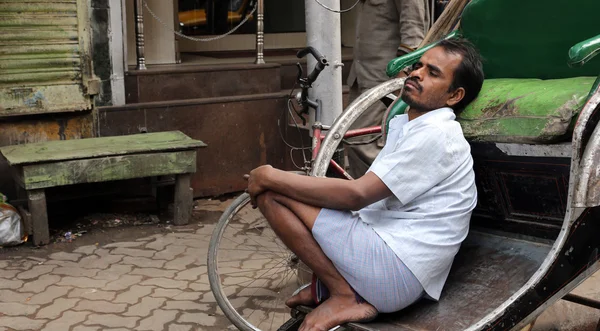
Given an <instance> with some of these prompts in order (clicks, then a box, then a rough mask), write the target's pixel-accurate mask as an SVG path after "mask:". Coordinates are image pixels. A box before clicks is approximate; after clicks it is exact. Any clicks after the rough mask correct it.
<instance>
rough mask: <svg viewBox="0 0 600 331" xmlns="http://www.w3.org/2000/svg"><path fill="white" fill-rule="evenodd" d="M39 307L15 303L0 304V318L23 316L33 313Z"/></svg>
mask: <svg viewBox="0 0 600 331" xmlns="http://www.w3.org/2000/svg"><path fill="white" fill-rule="evenodd" d="M38 308H40V306H38V305H26V304H22V303H16V302H10V303H8V302H0V316H2V315H3V314H4V315H9V316H25V315H30V314H33V313H35V312H36V311H37V310H38Z"/></svg>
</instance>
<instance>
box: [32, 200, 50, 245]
mask: <svg viewBox="0 0 600 331" xmlns="http://www.w3.org/2000/svg"><path fill="white" fill-rule="evenodd" d="M27 200H28V204H29V212H30V213H31V227H32V232H33V244H34V245H36V246H40V245H46V244H48V243H49V242H50V231H49V230H48V213H47V211H46V193H45V192H44V190H31V191H27Z"/></svg>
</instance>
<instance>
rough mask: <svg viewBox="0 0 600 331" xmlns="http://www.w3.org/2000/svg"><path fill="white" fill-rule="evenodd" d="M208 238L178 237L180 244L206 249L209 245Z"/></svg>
mask: <svg viewBox="0 0 600 331" xmlns="http://www.w3.org/2000/svg"><path fill="white" fill-rule="evenodd" d="M209 242H210V241H209V240H208V239H206V240H201V239H200V238H195V239H179V244H180V245H185V246H188V247H191V248H202V249H204V250H206V249H207V248H208V246H209Z"/></svg>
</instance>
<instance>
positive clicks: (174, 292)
mask: <svg viewBox="0 0 600 331" xmlns="http://www.w3.org/2000/svg"><path fill="white" fill-rule="evenodd" d="M181 293H183V291H181V290H178V289H165V288H157V289H156V290H155V291H154V293H152V295H150V296H151V297H154V298H174V297H176V296H178V295H180V294H181Z"/></svg>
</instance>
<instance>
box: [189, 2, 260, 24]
mask: <svg viewBox="0 0 600 331" xmlns="http://www.w3.org/2000/svg"><path fill="white" fill-rule="evenodd" d="M209 1H213V3H214V2H217V1H219V0H206V1H190V0H179V24H180V26H181V27H184V28H185V27H206V26H207V22H208V20H207V17H206V8H207V7H208V6H209ZM221 1H223V0H221ZM225 1H228V3H229V5H228V6H227V7H228V11H227V24H228V25H229V24H237V23H239V22H241V21H242V20H243V19H244V17H246V15H248V13H249V12H250V11H251V10H252V8H253V6H254V1H253V0H225ZM213 6H214V5H213ZM252 19H253V17H250V18H249V20H252Z"/></svg>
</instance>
